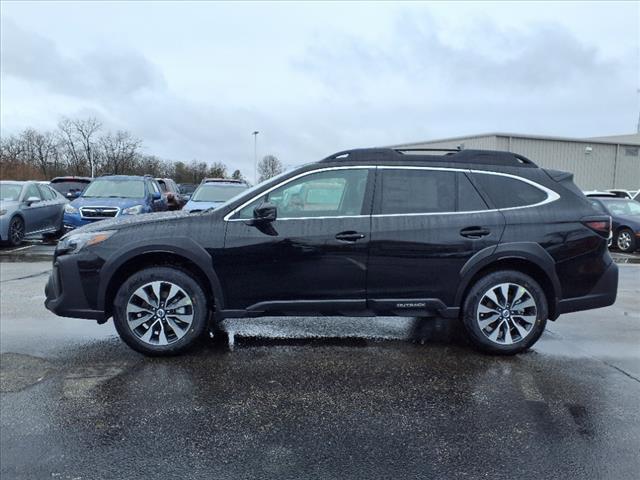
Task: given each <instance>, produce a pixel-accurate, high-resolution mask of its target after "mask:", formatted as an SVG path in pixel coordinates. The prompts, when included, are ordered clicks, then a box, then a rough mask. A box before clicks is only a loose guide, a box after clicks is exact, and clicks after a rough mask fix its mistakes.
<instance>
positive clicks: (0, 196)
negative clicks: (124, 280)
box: [0, 183, 22, 202]
mask: <svg viewBox="0 0 640 480" xmlns="http://www.w3.org/2000/svg"><path fill="white" fill-rule="evenodd" d="M21 191H22V185H20V184H18V183H0V200H4V201H5V202H15V201H17V200H19V199H20V192H21Z"/></svg>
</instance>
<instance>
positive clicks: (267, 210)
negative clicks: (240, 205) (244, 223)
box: [253, 202, 278, 224]
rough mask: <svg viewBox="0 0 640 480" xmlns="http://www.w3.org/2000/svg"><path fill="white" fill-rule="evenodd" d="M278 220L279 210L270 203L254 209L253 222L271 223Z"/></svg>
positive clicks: (264, 203)
mask: <svg viewBox="0 0 640 480" xmlns="http://www.w3.org/2000/svg"><path fill="white" fill-rule="evenodd" d="M276 218H278V208H277V207H276V206H275V205H274V204H273V203H269V202H263V203H261V204H260V205H258V206H257V207H256V208H254V209H253V222H254V224H256V223H271V222H273V221H274V220H275V219H276Z"/></svg>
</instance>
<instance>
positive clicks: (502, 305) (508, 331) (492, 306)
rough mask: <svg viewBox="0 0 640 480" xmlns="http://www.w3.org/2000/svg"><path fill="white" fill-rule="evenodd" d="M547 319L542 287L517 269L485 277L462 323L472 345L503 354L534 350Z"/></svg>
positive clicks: (467, 301)
mask: <svg viewBox="0 0 640 480" xmlns="http://www.w3.org/2000/svg"><path fill="white" fill-rule="evenodd" d="M547 316H548V307H547V299H546V296H545V293H544V290H543V289H542V287H540V285H539V284H538V283H537V282H536V281H535V280H534V279H533V278H531V277H530V276H529V275H525V274H524V273H522V272H518V271H515V270H501V271H497V272H493V273H490V274H488V275H486V276H484V277H482V278H481V279H480V280H478V281H477V282H476V283H475V285H473V286H472V287H471V289H470V291H469V293H468V295H467V297H466V299H465V302H464V306H463V323H464V326H465V328H466V330H467V332H468V334H469V338H470V339H471V341H472V343H473V344H474V345H475V346H476V347H478V348H479V349H481V350H483V351H486V352H489V353H495V354H502V355H513V354H516V353H519V352H522V351H523V350H526V349H527V348H529V347H531V346H532V345H533V344H534V343H535V342H536V341H537V340H538V339H539V338H540V335H542V332H543V331H544V328H545V325H546V322H547Z"/></svg>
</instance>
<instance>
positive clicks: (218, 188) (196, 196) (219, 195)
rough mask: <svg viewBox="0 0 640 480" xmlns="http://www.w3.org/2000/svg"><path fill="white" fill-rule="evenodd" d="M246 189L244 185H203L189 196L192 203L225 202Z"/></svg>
mask: <svg viewBox="0 0 640 480" xmlns="http://www.w3.org/2000/svg"><path fill="white" fill-rule="evenodd" d="M246 189H247V187H246V186H245V185H220V184H218V185H216V184H214V183H204V184H202V185H200V186H199V187H198V188H197V189H196V191H195V192H194V193H193V195H192V196H191V200H193V201H194V202H226V201H227V200H229V199H230V198H233V197H235V196H236V195H237V194H238V193H239V192H242V191H244V190H246Z"/></svg>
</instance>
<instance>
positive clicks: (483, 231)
mask: <svg viewBox="0 0 640 480" xmlns="http://www.w3.org/2000/svg"><path fill="white" fill-rule="evenodd" d="M490 233H491V230H489V229H487V228H483V227H467V228H463V229H462V230H460V235H462V236H463V237H467V238H481V237H486V236H487V235H489V234H490Z"/></svg>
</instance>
